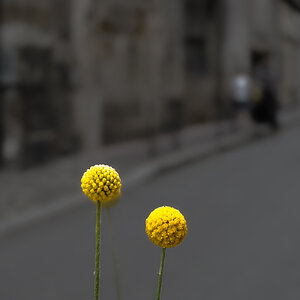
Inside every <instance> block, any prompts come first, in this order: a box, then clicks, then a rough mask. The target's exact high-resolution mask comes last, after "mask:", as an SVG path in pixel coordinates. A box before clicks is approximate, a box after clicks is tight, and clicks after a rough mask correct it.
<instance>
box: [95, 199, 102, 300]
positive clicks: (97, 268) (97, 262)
mask: <svg viewBox="0 0 300 300" xmlns="http://www.w3.org/2000/svg"><path fill="white" fill-rule="evenodd" d="M101 206H102V204H101V202H100V201H97V213H96V257H95V300H98V299H99V280H100V223H101Z"/></svg>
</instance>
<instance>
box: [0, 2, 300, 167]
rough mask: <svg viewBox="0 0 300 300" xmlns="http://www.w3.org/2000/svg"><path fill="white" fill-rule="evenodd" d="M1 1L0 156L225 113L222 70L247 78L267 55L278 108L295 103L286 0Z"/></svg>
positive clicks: (97, 141) (297, 72)
mask: <svg viewBox="0 0 300 300" xmlns="http://www.w3.org/2000/svg"><path fill="white" fill-rule="evenodd" d="M1 6H2V7H1V9H0V10H1V11H2V19H1V71H0V87H1V100H0V101H1V102H0V105H1V122H0V123H1V124H2V125H1V128H0V140H1V141H0V144H1V147H0V148H1V149H2V152H3V154H2V156H3V157H5V159H6V160H7V159H8V160H9V159H11V160H20V159H21V161H23V162H24V163H25V164H26V162H28V161H29V162H30V161H31V160H35V159H36V157H39V159H40V160H42V159H43V157H49V155H50V156H51V155H53V156H55V155H57V154H59V153H65V152H68V151H72V150H73V149H75V148H76V147H78V146H79V145H81V147H83V148H85V149H89V148H95V147H97V146H99V145H101V144H104V143H108V142H114V141H120V140H124V139H128V138H133V137H139V136H145V135H149V134H150V135H151V134H155V133H157V132H160V131H161V130H174V129H178V128H180V127H181V126H188V125H190V124H193V123H199V122H206V121H210V120H213V119H215V118H217V117H221V118H222V117H226V116H227V112H228V110H229V108H230V101H229V99H230V95H229V94H230V90H229V87H230V82H231V80H232V78H233V76H234V75H235V74H236V73H237V72H243V73H245V74H248V75H249V76H251V74H252V73H253V70H254V69H255V67H256V66H257V64H259V63H260V62H261V61H262V60H266V59H267V60H268V62H269V65H270V70H271V72H272V73H273V75H274V78H275V79H276V87H277V89H278V94H279V96H280V97H279V98H280V102H281V104H282V106H286V107H287V106H293V105H297V104H298V103H299V101H300V31H299V28H300V13H299V11H300V3H299V1H297V0H286V1H283V0H201V1H200V0H172V1H170V0H161V1H157V0H154V1H136V0H130V1H126V2H124V1H121V0H113V1H111V0H110V1H108V0H105V1H101V2H98V1H94V0H87V1H81V0H65V1H59V0H51V1H50V0H42V1H41V0H39V1H37V0H3V1H2V2H1ZM1 132H2V134H1ZM1 137H2V138H1ZM31 156H32V157H31Z"/></svg>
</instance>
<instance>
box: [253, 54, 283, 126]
mask: <svg viewBox="0 0 300 300" xmlns="http://www.w3.org/2000/svg"><path fill="white" fill-rule="evenodd" d="M252 99H253V101H252V105H251V117H252V119H253V120H254V121H255V122H257V123H264V124H268V125H269V126H270V127H271V128H272V129H273V130H277V129H278V128H279V123H278V116H277V113H278V109H279V104H278V97H277V91H276V85H275V82H274V78H273V76H272V74H271V72H270V69H269V65H268V61H267V59H266V58H265V59H264V60H263V61H262V62H261V64H260V65H259V66H257V69H256V73H255V74H254V80H253V88H252Z"/></svg>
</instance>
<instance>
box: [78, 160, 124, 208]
mask: <svg viewBox="0 0 300 300" xmlns="http://www.w3.org/2000/svg"><path fill="white" fill-rule="evenodd" d="M81 188H82V190H83V192H84V193H85V194H86V195H87V196H88V197H89V198H90V199H91V200H93V201H95V202H97V201H100V202H102V203H107V202H109V201H111V200H114V199H115V198H116V197H118V196H119V195H120V189H121V180H120V176H119V174H118V173H117V172H116V170H115V169H114V168H112V167H110V166H107V165H95V166H92V167H90V168H89V169H88V170H87V171H86V172H85V173H84V174H83V176H82V178H81Z"/></svg>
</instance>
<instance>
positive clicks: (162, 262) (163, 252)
mask: <svg viewBox="0 0 300 300" xmlns="http://www.w3.org/2000/svg"><path fill="white" fill-rule="evenodd" d="M165 256H166V248H162V253H161V261H160V268H159V273H158V287H157V295H156V300H159V299H160V290H161V283H162V276H163V271H164V264H165Z"/></svg>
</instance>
